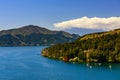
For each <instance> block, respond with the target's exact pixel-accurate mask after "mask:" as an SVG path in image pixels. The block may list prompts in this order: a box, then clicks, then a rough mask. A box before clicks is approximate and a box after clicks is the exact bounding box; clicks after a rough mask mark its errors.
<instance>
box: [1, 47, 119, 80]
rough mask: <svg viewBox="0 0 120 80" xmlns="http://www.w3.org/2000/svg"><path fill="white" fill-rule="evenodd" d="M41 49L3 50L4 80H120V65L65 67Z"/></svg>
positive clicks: (2, 71)
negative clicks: (45, 55)
mask: <svg viewBox="0 0 120 80" xmlns="http://www.w3.org/2000/svg"><path fill="white" fill-rule="evenodd" d="M43 48H45V46H41V47H0V80H120V64H118V63H116V64H115V63H114V64H110V63H104V64H101V63H91V64H86V63H81V64H77V63H65V62H62V61H59V60H52V59H48V58H45V57H42V56H41V50H42V49H43Z"/></svg>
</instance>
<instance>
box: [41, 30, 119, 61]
mask: <svg viewBox="0 0 120 80" xmlns="http://www.w3.org/2000/svg"><path fill="white" fill-rule="evenodd" d="M42 55H43V56H45V57H49V58H54V59H60V60H63V61H69V62H120V29H116V30H113V31H108V32H102V33H93V34H87V35H84V36H82V37H80V38H79V39H77V40H76V41H74V42H71V43H65V44H58V45H55V46H51V47H48V48H46V49H44V50H43V51H42Z"/></svg>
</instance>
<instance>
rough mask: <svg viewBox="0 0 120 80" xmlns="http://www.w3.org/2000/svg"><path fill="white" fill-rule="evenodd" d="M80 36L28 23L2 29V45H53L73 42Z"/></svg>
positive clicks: (0, 41)
mask: <svg viewBox="0 0 120 80" xmlns="http://www.w3.org/2000/svg"><path fill="white" fill-rule="evenodd" d="M78 37H79V35H76V34H70V33H67V32H64V31H51V30H49V29H46V28H43V27H39V26H34V25H27V26H24V27H21V28H16V29H9V30H2V31H0V46H36V45H53V44H58V43H64V42H71V41H74V40H75V39H77V38H78Z"/></svg>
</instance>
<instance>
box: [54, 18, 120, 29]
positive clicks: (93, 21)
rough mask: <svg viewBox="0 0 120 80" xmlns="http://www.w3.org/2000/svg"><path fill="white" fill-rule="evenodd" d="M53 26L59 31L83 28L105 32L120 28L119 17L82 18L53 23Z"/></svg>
mask: <svg viewBox="0 0 120 80" xmlns="http://www.w3.org/2000/svg"><path fill="white" fill-rule="evenodd" d="M54 26H55V27H56V28H60V29H69V28H85V29H101V30H105V31H107V30H113V29H117V28H120V17H109V18H99V17H93V18H89V17H82V18H78V19H73V20H68V21H63V22H59V23H55V24H54Z"/></svg>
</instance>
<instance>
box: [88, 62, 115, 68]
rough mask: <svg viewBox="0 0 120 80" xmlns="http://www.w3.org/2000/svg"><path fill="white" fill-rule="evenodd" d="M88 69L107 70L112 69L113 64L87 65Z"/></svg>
mask: <svg viewBox="0 0 120 80" xmlns="http://www.w3.org/2000/svg"><path fill="white" fill-rule="evenodd" d="M86 67H87V68H90V69H92V68H101V67H103V68H106V69H112V68H113V64H112V63H86Z"/></svg>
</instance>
